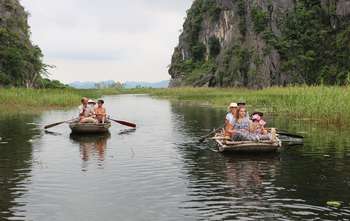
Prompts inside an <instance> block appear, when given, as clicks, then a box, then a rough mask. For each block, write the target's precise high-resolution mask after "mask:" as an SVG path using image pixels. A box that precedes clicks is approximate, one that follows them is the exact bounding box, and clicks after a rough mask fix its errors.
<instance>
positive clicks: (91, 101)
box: [88, 99, 96, 104]
mask: <svg viewBox="0 0 350 221" xmlns="http://www.w3.org/2000/svg"><path fill="white" fill-rule="evenodd" d="M88 103H93V104H96V101H94V100H92V99H89V101H88Z"/></svg>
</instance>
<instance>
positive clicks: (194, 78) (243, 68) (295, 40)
mask: <svg viewBox="0 0 350 221" xmlns="http://www.w3.org/2000/svg"><path fill="white" fill-rule="evenodd" d="M349 15H350V1H347V0H338V1H336V0H320V1H317V0H312V1H311V0H195V1H194V2H193V5H192V7H191V8H190V9H189V10H188V15H187V18H186V21H185V23H184V26H183V32H182V34H181V35H180V37H179V45H178V46H177V47H176V48H175V50H174V54H173V57H172V62H171V65H170V69H169V74H170V75H171V83H170V87H178V86H188V85H191V86H219V87H229V86H244V87H251V88H263V87H269V86H273V85H286V84H290V83H307V84H313V83H320V82H321V83H323V82H326V83H330V84H334V83H340V84H343V83H344V81H345V79H346V78H347V77H349V76H350V74H349V73H350V72H349V70H350V67H349V68H348V67H345V66H344V65H342V64H338V63H339V62H337V61H336V60H335V58H333V59H334V61H333V62H329V63H327V65H325V66H322V65H321V64H319V62H323V60H322V61H321V60H319V59H320V58H319V57H320V56H323V57H324V56H329V57H330V59H332V55H331V54H334V53H337V51H336V48H337V47H339V48H338V49H339V50H341V48H343V49H344V47H345V49H346V50H350V48H349V47H350V46H349V45H347V42H350V41H349V39H350V34H349V33H350V28H349V22H348V21H349ZM308 32H310V33H308ZM324 32H325V34H324ZM319 35H322V39H318V38H319V37H318V36H319ZM338 35H342V36H343V37H342V39H341V40H340V39H339V36H338ZM308 36H309V37H310V38H312V39H311V40H310V39H309V40H308V39H307V37H308ZM328 41H334V42H338V43H334V44H336V45H335V46H334V47H333V46H332V47H329V49H328V48H327V47H326V48H322V44H326V43H327V42H328ZM339 41H343V43H340V44H341V45H339ZM325 50H327V55H324V54H323V53H325V52H324V51H325ZM344 62H345V61H344ZM320 66H322V67H320ZM332 70H333V72H334V73H336V76H331V75H332V74H333V75H335V74H334V73H333V72H332ZM317 73H319V74H317ZM339 73H342V74H339ZM344 73H345V74H344ZM340 81H342V82H340Z"/></svg>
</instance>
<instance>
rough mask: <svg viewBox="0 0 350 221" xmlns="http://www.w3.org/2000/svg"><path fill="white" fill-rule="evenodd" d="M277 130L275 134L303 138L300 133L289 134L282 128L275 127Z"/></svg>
mask: <svg viewBox="0 0 350 221" xmlns="http://www.w3.org/2000/svg"><path fill="white" fill-rule="evenodd" d="M267 129H268V130H271V128H267ZM276 130H277V132H276V133H277V134H279V135H284V136H288V137H293V138H299V139H304V137H303V136H301V135H298V134H291V133H289V132H287V131H284V130H279V129H276Z"/></svg>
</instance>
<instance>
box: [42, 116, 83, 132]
mask: <svg viewBox="0 0 350 221" xmlns="http://www.w3.org/2000/svg"><path fill="white" fill-rule="evenodd" d="M76 119H78V118H73V119H71V120H65V121H61V122H57V123H53V124H49V125H46V126H45V127H44V129H45V130H46V129H49V128H51V127H56V126H58V125H61V124H64V123H68V122H70V121H74V120H76Z"/></svg>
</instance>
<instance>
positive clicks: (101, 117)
mask: <svg viewBox="0 0 350 221" xmlns="http://www.w3.org/2000/svg"><path fill="white" fill-rule="evenodd" d="M103 104H104V100H98V101H97V107H96V108H95V116H96V119H97V121H98V122H99V123H102V124H104V123H105V121H106V117H107V112H106V108H104V107H103Z"/></svg>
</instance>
